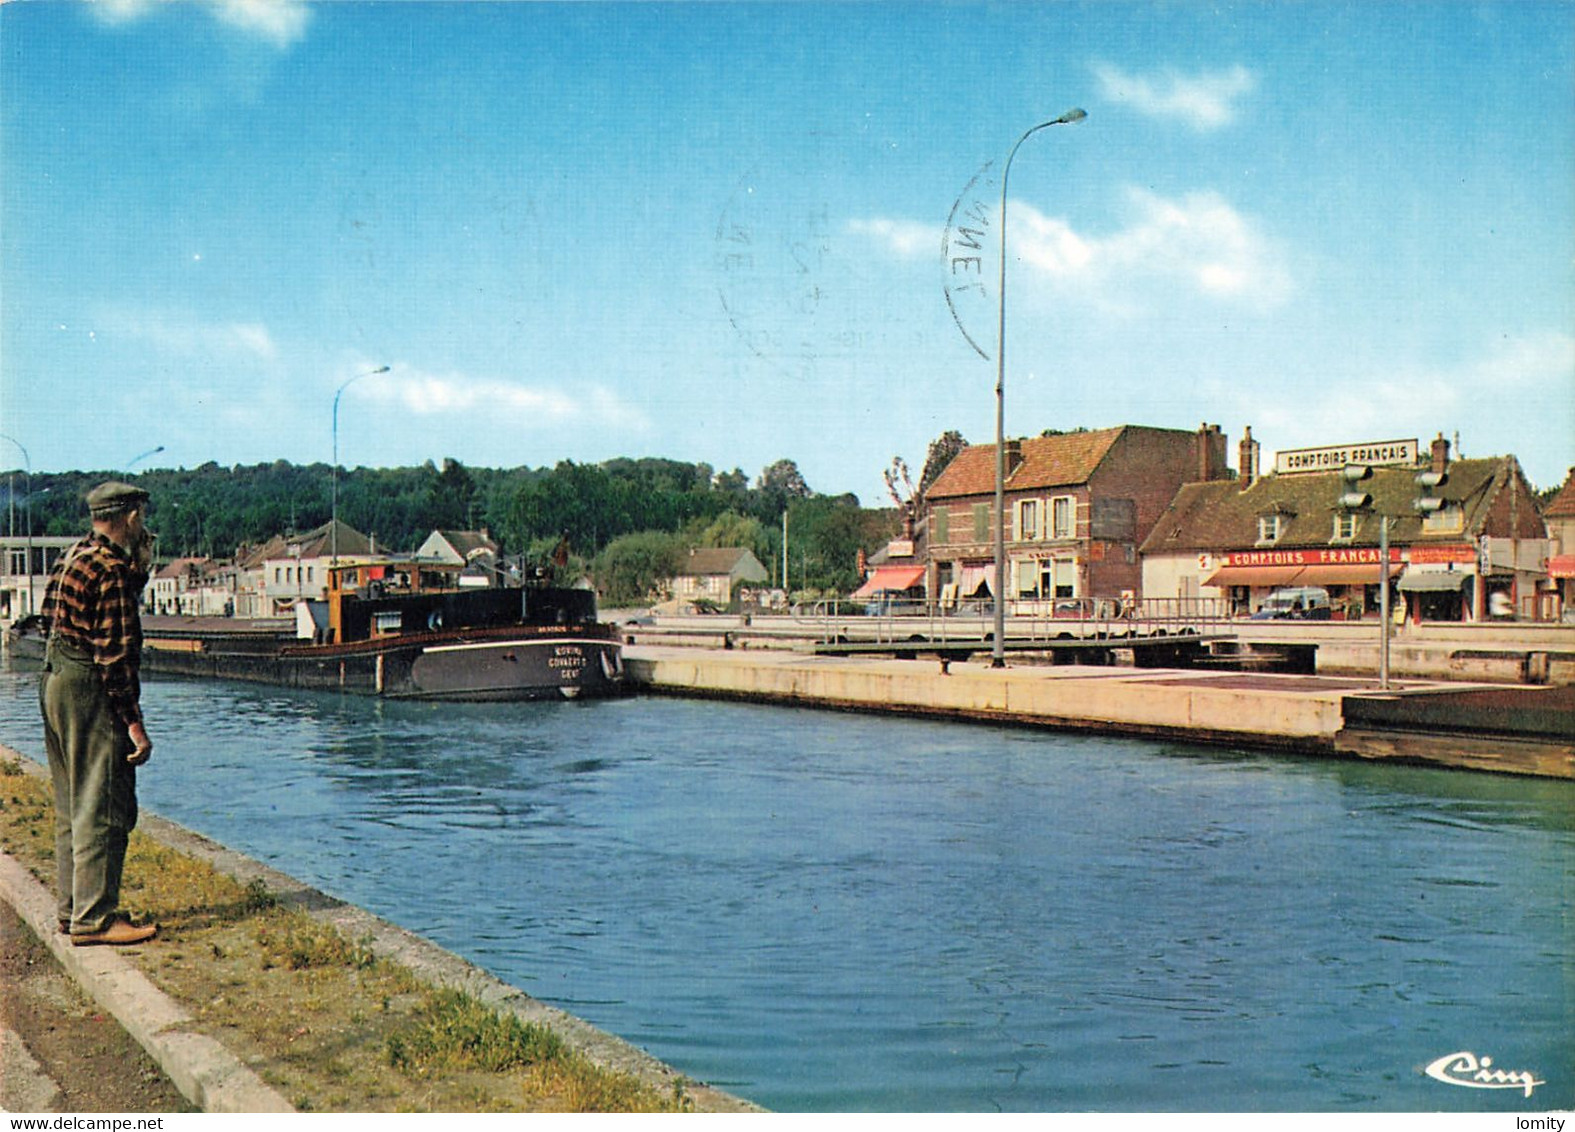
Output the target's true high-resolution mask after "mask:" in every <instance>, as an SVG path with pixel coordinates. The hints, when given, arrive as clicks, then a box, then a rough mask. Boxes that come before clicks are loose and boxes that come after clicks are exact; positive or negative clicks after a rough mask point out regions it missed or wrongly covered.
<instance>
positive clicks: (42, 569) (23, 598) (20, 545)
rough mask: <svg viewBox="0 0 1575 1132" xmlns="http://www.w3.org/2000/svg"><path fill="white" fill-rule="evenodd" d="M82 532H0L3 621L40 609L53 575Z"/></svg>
mask: <svg viewBox="0 0 1575 1132" xmlns="http://www.w3.org/2000/svg"><path fill="white" fill-rule="evenodd" d="M81 537H82V536H81V535H31V536H29V535H19V534H10V535H4V536H0V621H15V620H19V619H21V618H23V617H26V616H27V615H28V614H30V613H37V612H38V607H39V605H40V604H42V603H43V600H44V586H45V585H47V584H48V582H49V575H50V573H52V572H53V570H54V568H55V563H56V562H58V561H60V557H61V555H63V554H65V553H66V552H67V551H68V550H70V549H71V548H72V547H73V546H75V545H76V544H77V541H78V540H79V539H80V538H81Z"/></svg>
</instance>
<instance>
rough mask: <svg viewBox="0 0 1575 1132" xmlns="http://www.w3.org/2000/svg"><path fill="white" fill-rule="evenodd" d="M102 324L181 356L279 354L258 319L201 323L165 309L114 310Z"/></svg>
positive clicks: (270, 356) (259, 356) (219, 357)
mask: <svg viewBox="0 0 1575 1132" xmlns="http://www.w3.org/2000/svg"><path fill="white" fill-rule="evenodd" d="M102 324H103V329H104V330H106V331H109V332H114V333H118V334H122V335H124V336H126V337H128V338H134V339H137V340H139V341H142V342H147V343H149V344H150V345H152V346H153V347H154V348H155V349H157V350H160V351H162V352H164V353H166V354H173V355H175V356H177V357H181V358H202V359H207V360H222V359H227V358H235V357H236V356H237V355H244V356H246V357H249V358H254V359H258V360H261V361H273V360H274V359H276V358H277V357H278V356H279V348H278V346H277V345H276V344H275V343H274V340H273V335H272V334H271V333H270V332H269V330H268V328H267V327H266V326H264V325H263V324H261V323H257V322H221V323H204V322H200V321H198V320H195V319H192V318H190V317H187V316H185V315H180V314H169V313H165V312H149V311H113V312H109V313H107V314H105V315H104V316H103V318H102Z"/></svg>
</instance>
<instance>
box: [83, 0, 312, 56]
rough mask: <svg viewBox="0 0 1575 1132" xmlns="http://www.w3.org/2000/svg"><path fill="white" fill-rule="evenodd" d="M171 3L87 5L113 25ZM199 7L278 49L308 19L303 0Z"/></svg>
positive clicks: (223, 1) (110, 0) (136, 0)
mask: <svg viewBox="0 0 1575 1132" xmlns="http://www.w3.org/2000/svg"><path fill="white" fill-rule="evenodd" d="M175 2H176V0H95V3H93V4H91V5H90V6H89V7H90V9H91V11H92V12H93V13H94V15H95V16H96V17H97V18H98V20H99V22H100V23H104V24H107V25H110V26H112V27H113V26H120V25H124V24H131V23H135V22H137V21H138V20H141V19H143V18H145V17H146V16H148V15H149V14H151V13H153V12H155V11H158V10H159V9H160V8H164V7H167V6H168V5H170V4H173V3H175ZM201 6H202V7H203V8H204V9H205V10H206V11H207V12H208V13H209V14H210V15H211V16H212V17H213V18H214V19H216V20H218V21H219V22H220V23H222V24H225V25H227V26H229V27H232V28H234V29H236V30H237V31H240V32H242V33H244V34H246V35H252V36H256V37H258V38H260V39H265V40H267V41H268V42H269V43H272V44H273V45H274V46H275V47H280V48H284V47H289V46H290V45H291V44H293V43H296V42H298V41H299V40H300V39H301V37H302V36H303V35H305V34H306V25H307V22H308V21H309V20H310V18H311V10H310V9H309V8H308V6H307V4H306V3H305V0H205V2H204V3H203V4H202V5H201Z"/></svg>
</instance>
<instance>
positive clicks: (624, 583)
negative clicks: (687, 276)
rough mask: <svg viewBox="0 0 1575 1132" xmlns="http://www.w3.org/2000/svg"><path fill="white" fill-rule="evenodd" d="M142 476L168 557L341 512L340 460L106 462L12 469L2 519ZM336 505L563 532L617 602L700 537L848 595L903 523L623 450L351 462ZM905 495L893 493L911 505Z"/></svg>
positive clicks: (49, 514)
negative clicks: (865, 560) (541, 463)
mask: <svg viewBox="0 0 1575 1132" xmlns="http://www.w3.org/2000/svg"><path fill="white" fill-rule="evenodd" d="M111 478H119V479H131V480H133V481H134V482H136V483H137V484H138V485H139V486H142V487H144V488H146V489H147V490H148V492H149V493H150V495H151V497H152V502H151V508H150V515H149V525H150V527H151V528H152V529H153V530H154V531H155V532H156V533H157V534H158V536H159V556H160V558H161V559H164V560H168V559H170V558H174V557H178V556H206V557H210V558H220V559H224V558H231V557H234V556H236V555H237V554H239V553H241V552H243V551H244V550H245V548H247V547H248V546H256V545H259V544H261V543H263V542H265V541H266V540H267V539H269V538H271V537H273V536H274V535H280V534H283V535H288V534H292V533H305V532H308V531H311V530H313V529H315V528H317V527H319V526H321V525H322V524H323V523H325V522H327V521H328V520H329V518H330V516H331V515H332V514H333V510H334V494H335V483H334V476H333V470H332V469H331V468H330V467H329V466H328V465H327V464H322V463H316V464H308V465H297V464H292V463H290V462H288V461H284V460H278V461H274V462H273V463H271V464H256V465H234V466H231V467H224V466H221V465H219V464H217V463H214V462H209V463H206V464H203V465H202V466H200V467H197V468H191V469H185V468H181V469H151V470H149V471H146V472H141V473H137V474H135V475H132V476H127V475H124V474H119V473H110V472H63V473H35V474H33V475H32V476H31V477H30V480H29V481H24V478H23V473H20V472H16V473H5V474H4V478H0V491H5V492H6V493H7V496H8V499H7V508H6V512H5V513H4V514H0V522H6V523H8V526H7V527H6V530H7V531H8V532H11V533H15V534H18V535H21V534H24V533H26V532H27V531H28V530H31V532H32V533H33V534H44V535H72V534H78V533H80V532H81V531H83V530H84V529H85V528H86V525H87V515H86V507H85V504H84V502H83V499H84V497H85V495H86V493H87V492H88V491H89V490H90V489H91V488H92V487H93V486H94V485H96V484H98V483H101V482H103V481H104V480H106V479H111ZM337 496H338V515H339V518H340V519H341V520H342V521H343V522H345V523H348V524H349V525H350V526H352V527H354V528H356V529H357V530H360V531H362V532H364V533H366V534H369V535H371V536H373V537H374V538H375V539H376V543H377V545H378V547H379V548H383V549H387V550H389V551H393V552H400V551H404V552H408V551H411V550H414V549H415V548H416V547H417V546H418V545H420V543H421V542H422V541H423V540H424V539H425V538H426V536H427V535H428V534H429V533H430V532H431V531H433V530H434V529H438V530H479V529H481V528H486V529H487V531H488V532H489V533H490V534H491V535H492V537H493V538H494V539H495V540H497V541H498V542H499V543H500V544H501V545H502V547H503V549H504V553H505V554H507V555H518V556H523V557H524V558H526V559H527V560H529V561H540V562H545V561H546V560H547V559H548V558H549V557H550V556H551V554H552V551H553V549H554V548H555V547H557V546H558V545H559V544H560V542H561V541H563V540H564V539H567V541H568V544H569V547H570V549H571V552H572V555H573V558H574V561H573V563H572V568H573V569H577V570H583V571H585V572H586V573H588V574H589V575H590V576H591V578H592V579H593V580H594V582H595V583H596V585H597V588H598V589H599V590H600V591H601V593H602V597H603V600H604V601H607V602H609V603H640V602H644V601H646V600H648V599H649V598H650V597H651V596H653V593H652V590H653V586H654V585H655V582H656V580H657V579H660V578H663V577H671V576H672V575H673V574H674V573H675V572H677V570H678V568H679V566H680V565H681V563H682V561H683V559H684V557H686V556H687V554H688V551H689V550H690V549H692V548H696V547H733V546H738V547H744V548H747V549H749V550H750V551H752V552H753V553H754V554H755V556H756V557H757V558H759V559H760V561H761V562H762V563H763V564H764V565H766V567H767V568H768V569H769V570H770V571H771V576H772V582H773V584H775V585H782V584H783V579H782V565H783V554H782V548H783V525H784V524H783V520H784V517H785V518H786V529H787V562H786V565H787V579H786V588H787V589H789V590H790V591H791V592H793V593H795V594H804V593H814V594H819V593H846V592H847V591H849V590H850V589H852V588H854V587H856V586H857V585H858V582H859V576H858V559H859V553H860V551H862V552H864V553H865V554H866V555H868V554H872V553H874V552H875V551H876V550H878V549H880V548H881V547H883V546H884V545H885V544H886V542H887V540H888V539H890V538H891V537H892V536H893V535H894V534H896V533H897V531H898V530H899V529H900V524H901V515H900V506H894V507H884V508H865V507H862V506H861V505H860V503H859V500H858V498H857V497H856V496H853V495H851V494H848V495H821V494H818V493H816V492H815V491H813V490H812V489H811V488H810V486H809V484H808V483H806V482H805V480H804V477H803V475H802V474H801V473H800V471H799V469H798V467H797V465H796V464H795V463H794V462H793V461H792V460H787V459H784V460H778V461H776V462H775V463H773V464H771V465H769V466H768V467H766V468H764V469H762V470H761V472H760V473H759V475H758V476H756V477H754V478H753V479H751V478H750V477H749V476H748V475H746V474H745V473H744V472H743V471H742V470H741V469H738V468H734V469H733V470H732V471H725V472H718V471H716V470H715V469H714V468H712V467H711V466H710V465H707V464H704V463H693V464H692V463H685V462H682V461H677V460H668V459H660V458H642V459H628V458H620V459H615V460H609V461H606V462H603V463H600V464H581V463H576V462H574V461H571V460H564V461H561V462H559V463H558V464H557V465H556V466H554V467H552V468H526V467H519V468H509V469H497V468H480V467H475V468H472V467H467V466H465V465H463V464H462V463H460V462H459V461H458V460H453V459H445V460H444V461H443V464H442V466H441V467H439V466H437V465H435V464H434V463H433V462H432V461H427V462H426V463H425V464H422V465H420V466H419V467H399V468H354V469H340V471H339V475H338V482H337ZM902 502H904V501H902V500H899V499H895V498H894V503H895V504H898V505H900V504H901V503H902Z"/></svg>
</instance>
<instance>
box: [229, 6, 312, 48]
mask: <svg viewBox="0 0 1575 1132" xmlns="http://www.w3.org/2000/svg"><path fill="white" fill-rule="evenodd" d="M213 7H214V15H215V17H216V18H217V19H218V20H219V22H220V23H224V24H228V25H229V26H230V27H233V28H236V29H238V30H240V31H243V32H246V33H247V34H249V35H256V36H260V37H261V38H263V39H266V40H268V41H269V42H270V43H272V44H273V45H274V46H275V47H289V46H290V45H291V44H292V43H295V42H297V41H298V40H299V39H300V38H301V37H302V36H303V35H305V34H306V22H307V20H308V19H309V18H310V16H311V13H310V12H309V11H308V9H307V6H306V4H305V3H304V2H303V0H215V2H214V5H213Z"/></svg>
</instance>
